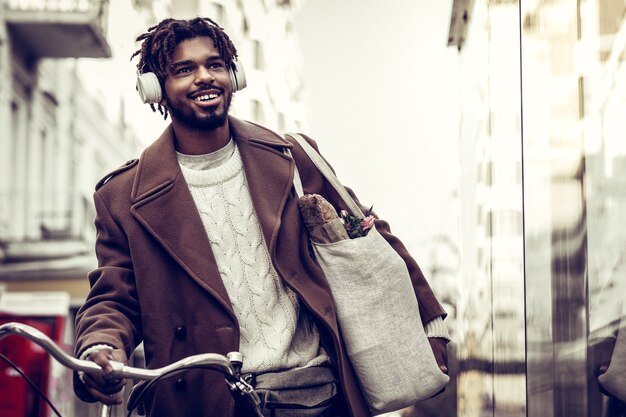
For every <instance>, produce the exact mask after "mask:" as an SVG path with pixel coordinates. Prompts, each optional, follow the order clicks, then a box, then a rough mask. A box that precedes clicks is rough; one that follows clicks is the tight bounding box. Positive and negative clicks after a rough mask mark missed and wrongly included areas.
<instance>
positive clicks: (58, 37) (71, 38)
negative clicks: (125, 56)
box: [0, 0, 111, 58]
mask: <svg viewBox="0 0 626 417" xmlns="http://www.w3.org/2000/svg"><path fill="white" fill-rule="evenodd" d="M2 3H4V4H3V7H4V13H5V15H6V17H5V20H6V22H7V24H8V27H9V29H10V33H11V35H12V40H13V44H14V47H15V46H18V47H20V48H24V47H26V48H28V49H29V50H30V51H31V52H32V55H34V56H36V57H38V58H42V57H52V58H69V57H75V58H79V57H93V58H102V57H110V56H111V51H110V48H109V45H108V43H107V41H106V23H107V18H108V13H107V12H108V0H0V4H2ZM0 8H2V7H0ZM15 44H17V45H15Z"/></svg>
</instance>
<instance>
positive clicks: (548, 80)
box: [520, 0, 626, 417]
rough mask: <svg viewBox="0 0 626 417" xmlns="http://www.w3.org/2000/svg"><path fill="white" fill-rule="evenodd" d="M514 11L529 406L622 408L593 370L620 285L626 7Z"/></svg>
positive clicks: (535, 5)
mask: <svg viewBox="0 0 626 417" xmlns="http://www.w3.org/2000/svg"><path fill="white" fill-rule="evenodd" d="M520 10H521V19H522V20H521V21H522V80H523V88H522V107H523V114H524V117H523V131H524V134H523V143H524V148H523V151H524V152H523V154H524V180H525V181H524V196H525V198H524V202H525V205H524V208H525V215H526V223H525V224H526V233H525V248H526V290H527V312H526V316H527V335H528V340H527V344H528V373H527V375H528V410H529V413H528V415H529V416H541V417H551V416H555V417H556V416H559V417H560V416H563V417H565V416H567V417H575V416H581V417H582V416H585V417H586V416H606V415H621V413H620V412H619V411H617V408H618V407H616V405H617V402H616V400H615V399H614V398H611V397H608V396H604V395H602V394H601V393H600V390H599V386H598V381H597V379H596V374H597V373H598V371H599V369H600V367H601V366H602V365H603V364H606V363H607V362H608V360H609V359H610V358H611V353H612V350H613V349H612V348H613V344H614V343H615V338H614V336H615V334H616V333H617V330H618V327H619V321H620V315H621V310H622V299H623V298H624V289H625V287H624V283H625V282H626V276H625V272H626V256H625V255H626V245H625V243H626V225H624V218H625V217H626V205H625V203H626V199H625V198H626V187H625V185H626V181H625V179H626V177H624V173H626V158H625V156H626V146H624V141H623V140H620V139H622V138H621V136H622V134H623V131H624V129H623V127H624V117H623V114H624V112H625V111H626V101H625V100H626V94H625V93H626V90H625V86H624V70H625V69H626V68H625V67H624V62H623V61H624V52H625V51H624V47H625V46H626V38H625V37H624V36H625V35H626V21H625V19H624V12H625V11H626V4H625V3H624V2H623V1H621V0H620V1H615V0H595V1H591V0H587V1H583V0H579V1H577V2H573V1H568V0H561V1H555V0H550V1H547V0H546V1H522V2H521V8H520ZM613 359H615V358H613ZM613 362H615V361H613ZM622 372H626V369H624V370H623V371H622Z"/></svg>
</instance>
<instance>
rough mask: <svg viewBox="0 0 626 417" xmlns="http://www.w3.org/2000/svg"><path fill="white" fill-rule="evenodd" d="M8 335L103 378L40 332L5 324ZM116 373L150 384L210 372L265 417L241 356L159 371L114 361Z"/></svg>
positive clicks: (104, 412) (208, 357) (189, 360)
mask: <svg viewBox="0 0 626 417" xmlns="http://www.w3.org/2000/svg"><path fill="white" fill-rule="evenodd" d="M9 335H17V336H21V337H25V338H26V339H29V340H31V341H32V342H34V343H36V344H38V345H39V346H41V347H42V348H43V349H44V350H45V351H46V352H48V353H49V354H50V356H52V357H53V358H54V359H55V360H56V361H58V362H59V363H60V364H61V365H63V366H65V367H66V368H69V369H72V370H74V371H82V372H85V373H88V374H94V375H103V371H102V368H100V366H98V365H96V364H95V363H94V362H91V361H86V360H81V359H76V358H74V357H72V356H70V355H68V354H67V353H66V352H64V351H63V350H62V349H61V348H60V347H59V346H57V344H56V343H54V342H53V341H52V340H51V339H50V338H49V337H48V336H46V335H45V334H43V333H42V332H40V331H39V330H37V329H35V328H33V327H31V326H27V325H25V324H22V323H15V322H12V323H5V324H3V325H0V340H2V339H3V338H5V337H6V336H9ZM111 366H112V367H113V372H112V373H111V374H109V375H107V378H134V379H140V380H144V381H151V380H153V379H157V378H160V377H164V376H168V377H169V376H172V375H176V374H178V373H180V372H184V371H186V370H187V369H191V368H210V369H215V370H218V371H220V372H222V373H223V374H224V378H225V379H226V382H227V384H228V386H229V387H230V389H231V391H237V392H239V393H240V394H241V395H242V396H243V397H244V398H247V399H248V401H250V403H251V404H252V406H253V408H254V409H255V412H256V414H257V415H258V416H261V417H262V414H261V412H260V410H259V404H260V400H259V397H258V395H257V394H256V392H255V391H254V389H253V387H252V386H251V385H250V384H249V383H248V382H246V381H245V380H244V379H243V378H241V377H240V375H239V370H240V369H241V354H240V353H238V352H231V353H229V354H228V356H224V355H220V354H217V353H202V354H199V355H193V356H188V357H186V358H183V359H181V360H179V361H177V362H174V363H172V364H170V365H167V366H164V367H162V368H158V369H144V368H134V367H132V366H127V365H124V364H123V363H121V362H116V361H111ZM110 415H111V408H110V407H108V406H106V405H104V404H103V406H102V408H101V411H100V416H101V417H104V416H110Z"/></svg>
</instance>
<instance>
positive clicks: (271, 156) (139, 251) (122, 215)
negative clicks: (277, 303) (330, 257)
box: [75, 117, 445, 417]
mask: <svg viewBox="0 0 626 417" xmlns="http://www.w3.org/2000/svg"><path fill="white" fill-rule="evenodd" d="M229 123H230V127H231V133H232V135H233V138H234V140H235V141H236V143H237V145H238V147H239V150H240V153H241V157H242V160H243V164H244V169H245V173H246V177H247V180H248V183H249V187H250V193H251V195H252V200H253V203H254V207H255V210H256V213H257V216H258V218H259V222H260V224H261V228H262V231H263V236H264V237H265V240H266V242H267V246H268V248H269V253H270V256H271V259H272V262H273V264H274V267H275V268H276V270H277V272H278V274H279V275H280V276H281V278H282V279H283V280H284V282H285V283H286V284H287V285H288V286H289V287H290V288H292V289H293V290H294V291H295V292H296V294H298V296H299V298H300V300H301V301H302V302H303V304H304V305H305V306H306V307H307V308H308V309H309V310H310V311H311V312H312V313H313V315H314V317H315V318H316V320H317V322H318V326H319V328H320V332H321V334H322V341H323V343H324V345H325V347H326V348H327V350H328V351H329V354H330V355H331V357H332V358H333V359H334V361H335V363H336V364H337V368H338V370H339V377H340V381H341V388H342V392H343V394H344V395H345V398H346V402H347V404H348V407H349V409H350V414H351V415H352V416H357V417H360V416H366V415H369V413H368V411H367V406H366V404H365V402H364V399H363V397H362V395H361V392H360V391H359V388H358V384H357V381H356V379H355V375H354V372H353V369H352V367H351V365H350V362H349V360H348V358H347V356H346V351H345V347H344V345H343V342H342V340H341V336H340V334H339V329H338V326H337V317H336V315H335V309H334V306H333V301H332V298H331V294H330V290H329V287H328V283H327V282H326V279H325V277H324V275H323V273H322V271H321V270H320V268H319V267H318V266H317V265H316V263H315V261H314V260H313V259H312V257H311V255H310V252H309V249H308V240H307V234H306V230H305V227H304V226H303V223H302V222H301V219H300V215H299V211H298V205H297V199H296V198H295V196H294V193H293V192H292V182H293V173H294V161H293V159H292V158H290V157H289V156H286V155H285V154H284V153H283V149H284V148H291V149H292V154H293V157H294V158H295V160H296V161H297V165H298V169H299V171H300V175H301V178H302V183H303V185H304V191H305V193H318V194H322V195H324V196H326V197H327V198H328V200H329V201H330V202H331V203H332V204H334V205H335V207H338V208H339V209H341V208H344V207H343V204H342V203H339V202H338V201H337V199H338V198H337V195H336V193H335V192H334V191H333V190H332V188H331V187H330V186H327V183H326V181H325V180H324V179H323V177H322V176H321V174H320V173H319V172H318V171H317V170H316V169H315V168H314V166H313V165H312V163H311V162H310V160H309V159H308V157H307V156H306V155H305V154H304V151H303V150H302V149H301V148H300V146H299V145H297V144H295V143H291V142H288V141H286V140H285V139H284V138H282V137H281V136H279V135H277V134H275V133H273V132H271V131H269V130H267V129H265V128H263V127H260V126H258V125H255V124H252V123H249V122H244V121H241V120H238V119H235V118H233V117H231V118H229ZM312 143H313V142H312ZM94 201H95V206H96V211H97V216H96V220H95V224H96V228H97V233H98V236H97V243H96V252H97V256H98V262H99V267H98V269H96V270H94V271H93V272H92V273H91V274H90V275H89V280H90V285H91V292H90V293H89V296H88V298H87V300H86V302H85V304H84V306H83V307H82V308H81V309H80V312H79V314H78V317H77V344H76V352H77V353H80V352H82V351H83V350H84V349H86V348H87V347H88V346H90V345H93V344H100V343H105V344H109V345H112V346H114V347H117V348H123V349H125V350H126V352H127V354H130V353H131V352H132V351H133V349H134V348H135V347H136V345H137V344H138V343H140V342H141V341H143V342H144V349H145V355H146V361H147V365H148V367H151V368H155V367H161V366H164V365H167V364H169V363H171V362H174V361H176V360H178V359H180V358H182V357H184V356H188V355H193V354H198V353H204V352H217V353H222V354H226V353H227V352H230V351H235V350H237V349H238V346H239V325H238V322H237V318H236V317H235V314H234V312H233V309H232V306H231V304H230V301H229V298H228V295H227V293H226V289H225V287H224V285H223V283H222V280H221V278H220V274H219V272H218V269H217V265H216V262H215V258H214V257H213V254H212V252H211V246H210V243H209V240H208V237H207V235H206V232H205V231H204V227H203V225H202V221H201V219H200V216H199V214H198V211H197V210H196V207H195V204H194V202H193V199H192V197H191V194H190V192H189V189H188V187H187V184H186V182H185V180H184V178H183V175H182V174H181V170H180V167H179V165H178V162H177V160H176V155H175V151H174V137H173V130H172V128H171V126H170V127H168V128H167V129H166V130H165V131H164V133H163V134H162V135H161V137H160V138H159V139H158V140H156V141H155V142H154V143H153V144H152V145H151V146H149V147H148V148H147V149H146V150H145V151H144V152H143V154H142V156H141V158H140V159H139V162H138V163H131V164H129V166H128V167H125V169H122V170H120V171H119V172H117V173H115V175H113V176H111V177H110V178H108V180H107V181H106V183H104V185H102V186H101V188H99V189H98V190H97V191H96V193H95V194H94ZM377 228H378V230H379V231H380V232H381V234H382V235H383V236H384V237H385V239H387V240H388V241H389V243H390V244H391V245H392V246H393V247H394V248H395V249H396V251H398V253H399V254H400V255H401V256H402V257H403V258H404V259H405V261H406V263H407V266H408V268H409V271H410V273H411V277H412V279H413V283H414V287H415V291H416V294H417V298H418V300H419V302H420V308H421V313H422V320H423V321H424V322H427V321H429V320H431V319H433V318H435V317H437V316H443V315H445V312H444V311H443V309H442V308H441V306H440V305H439V303H438V301H437V299H436V298H435V296H434V295H433V293H432V291H431V289H430V287H429V285H428V283H427V282H426V280H425V279H424V276H423V275H422V272H421V271H420V269H419V267H418V265H417V264H416V262H415V261H414V260H413V259H412V258H411V257H410V256H409V254H408V252H407V251H406V249H405V248H404V246H403V245H402V243H401V242H400V241H399V240H398V239H397V238H395V237H394V236H392V235H391V234H390V232H389V227H388V225H387V224H386V223H385V222H383V221H377ZM199 372H201V373H199ZM75 387H76V391H77V394H78V395H79V396H81V397H82V398H83V399H86V400H89V399H90V398H89V395H88V394H87V393H86V392H85V391H84V390H83V389H81V385H80V383H75ZM147 408H148V411H149V413H150V415H152V416H168V417H176V416H207V417H208V416H230V415H232V414H233V400H232V399H231V395H230V394H229V392H228V391H227V388H226V384H225V383H224V382H223V378H222V377H221V376H219V375H217V374H216V373H213V372H211V371H191V372H188V373H186V374H184V375H182V376H177V377H174V378H170V379H167V380H165V381H163V382H161V383H160V384H159V385H158V388H157V389H156V394H155V395H154V397H150V398H149V399H148V401H147ZM150 410H152V411H151V412H150Z"/></svg>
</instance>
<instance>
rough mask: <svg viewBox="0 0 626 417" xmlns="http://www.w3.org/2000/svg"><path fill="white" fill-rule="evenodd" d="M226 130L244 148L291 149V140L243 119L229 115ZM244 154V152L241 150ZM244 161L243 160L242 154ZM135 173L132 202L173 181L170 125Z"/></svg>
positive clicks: (175, 173)
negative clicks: (227, 129) (228, 127)
mask: <svg viewBox="0 0 626 417" xmlns="http://www.w3.org/2000/svg"><path fill="white" fill-rule="evenodd" d="M228 122H229V123H230V131H231V135H232V136H233V138H234V140H235V141H236V142H237V145H238V146H239V147H240V151H241V147H242V145H243V147H244V148H246V149H247V145H248V144H252V145H253V146H254V145H261V146H266V147H268V148H273V149H277V150H279V151H281V152H282V149H283V148H288V149H290V148H292V147H293V145H292V144H291V142H289V141H287V140H286V139H285V138H283V137H281V136H279V135H277V134H276V133H274V132H272V131H270V130H268V129H266V128H264V127H262V126H259V125H257V124H254V123H252V122H247V121H244V120H239V119H237V118H235V117H232V116H230V117H229V118H228ZM244 153H245V151H244ZM243 158H244V162H245V159H246V158H245V157H243ZM137 171H138V173H137V175H136V176H135V181H134V183H133V189H132V194H131V202H132V203H136V202H138V201H140V200H143V199H144V198H147V197H148V196H150V195H152V194H155V193H158V192H159V191H160V190H161V189H163V188H164V187H166V186H167V185H169V184H172V183H173V182H174V181H176V178H177V177H178V176H180V175H182V174H181V171H180V166H179V165H178V160H177V159H176V151H175V149H174V129H173V128H172V125H171V124H170V125H169V126H167V128H166V129H165V130H164V131H163V133H162V134H161V136H160V137H159V138H158V139H157V140H156V141H155V142H153V143H152V145H150V146H149V147H148V148H146V150H145V151H144V152H143V154H142V156H141V158H140V160H139V166H138V170H137Z"/></svg>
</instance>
